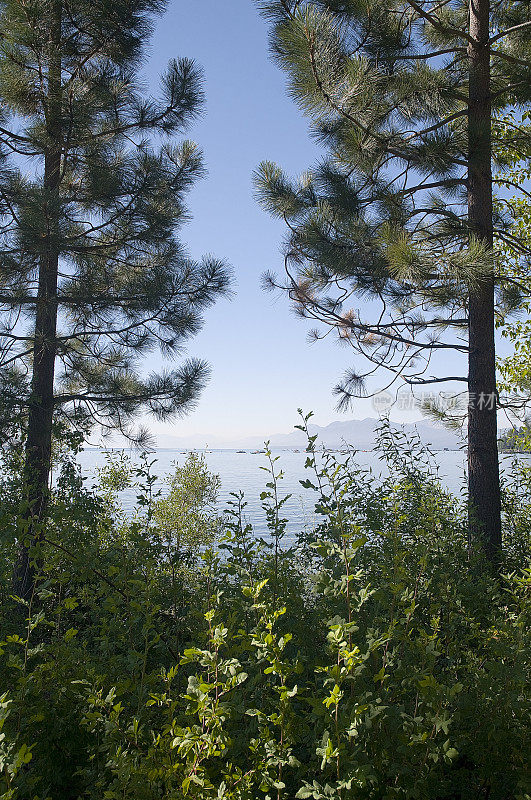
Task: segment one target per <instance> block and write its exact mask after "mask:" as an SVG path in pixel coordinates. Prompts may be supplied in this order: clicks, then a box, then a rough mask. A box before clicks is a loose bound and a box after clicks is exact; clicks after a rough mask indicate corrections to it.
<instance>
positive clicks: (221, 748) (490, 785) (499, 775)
mask: <svg viewBox="0 0 531 800" xmlns="http://www.w3.org/2000/svg"><path fill="white" fill-rule="evenodd" d="M306 422H307V420H305V421H303V425H302V427H303V428H305V427H306ZM316 447H317V443H316V442H315V440H314V439H313V438H312V437H309V445H308V458H307V468H308V483H307V485H308V486H309V487H310V486H313V487H315V496H316V513H317V516H318V520H319V522H318V524H317V525H316V526H315V527H314V528H313V529H312V530H301V531H300V533H299V535H298V536H297V537H296V540H295V541H292V540H291V539H290V540H289V542H288V541H287V540H286V537H285V530H286V519H285V518H284V516H283V508H284V499H283V497H282V488H281V487H282V481H281V475H279V474H278V472H277V468H278V465H277V463H276V461H275V459H274V457H273V456H272V455H271V456H270V461H269V467H270V471H269V476H268V478H267V485H266V487H265V489H264V492H263V494H262V502H263V505H264V509H265V513H266V515H267V520H268V526H269V532H270V536H269V537H268V538H267V540H266V539H260V538H257V537H256V536H255V534H254V533H253V530H252V527H251V526H250V525H248V524H247V523H246V521H245V500H244V498H243V497H242V496H241V495H239V494H235V495H234V496H233V500H232V503H231V505H230V507H229V508H228V509H227V513H226V514H225V515H224V516H223V517H222V518H220V517H219V516H218V515H217V512H216V506H215V501H216V494H217V489H218V483H217V480H216V478H215V477H214V476H212V475H209V473H208V470H207V468H206V465H205V463H204V462H203V461H202V460H201V458H200V457H198V456H193V455H191V456H190V457H189V459H188V461H187V463H186V465H185V466H184V467H181V468H180V469H178V470H177V471H176V473H175V475H174V476H173V477H172V478H171V480H170V485H169V487H168V492H166V493H164V495H163V496H161V495H159V493H158V492H156V491H155V489H154V484H155V480H154V477H153V472H154V470H156V466H154V465H152V464H150V463H149V461H147V460H146V459H144V460H143V461H142V462H141V464H140V466H138V465H136V466H135V465H133V464H131V463H130V462H128V460H127V459H126V458H124V457H121V458H118V459H116V458H115V459H114V460H112V461H109V464H108V465H107V467H106V468H105V469H104V470H103V471H102V474H101V476H100V488H99V490H97V491H89V490H88V489H87V488H85V484H84V482H83V480H82V479H81V477H80V475H79V472H78V470H77V468H76V467H75V461H74V459H73V456H71V455H69V454H68V453H66V454H63V455H62V457H61V459H60V460H61V463H62V471H61V474H60V478H59V480H58V481H57V485H56V487H55V490H54V496H53V505H52V511H51V516H50V520H49V522H48V524H47V526H46V529H45V531H43V536H42V541H41V544H40V546H39V551H38V552H35V553H34V557H35V559H36V562H37V563H38V564H40V565H41V578H40V580H39V583H38V588H37V591H36V593H35V595H34V596H33V598H32V600H31V602H30V603H27V604H26V603H23V602H22V601H21V600H17V599H16V598H13V597H11V595H10V575H11V570H12V564H13V559H14V548H15V544H14V543H15V540H16V537H17V535H20V531H17V515H16V509H17V497H18V495H19V487H18V484H17V474H18V473H17V463H16V459H17V454H16V450H14V451H13V454H12V458H11V460H9V459H7V461H8V462H9V463H7V464H6V465H4V478H3V479H2V486H1V487H0V489H1V498H0V504H1V505H0V515H1V518H0V525H1V530H2V539H1V551H0V557H1V562H0V569H1V574H2V589H1V592H2V597H1V602H2V611H1V633H0V645H1V646H0V677H1V684H0V686H1V687H3V688H2V689H1V690H0V798H2V800H7V799H8V798H9V799H10V800H11V799H13V800H32V799H34V798H35V799H38V800H45V798H51V800H59V799H60V800H63V799H65V800H66V799H67V798H68V799H69V800H70V798H71V799H72V800H74V798H76V799H77V798H90V800H104V799H105V798H108V799H109V800H111V798H116V799H118V798H124V800H125V798H131V800H133V798H134V800H155V798H168V800H169V799H170V798H172V800H173V799H174V798H175V799H177V798H198V800H203V799H205V800H206V798H225V799H226V800H228V799H229V798H230V799H231V800H236V799H238V800H257V799H258V798H264V799H265V798H271V800H280V799H281V798H282V799H283V800H291V798H314V799H315V800H324V799H325V798H343V799H344V800H347V798H360V799H361V798H363V799H365V798H374V800H376V799H378V800H380V798H381V799H382V800H383V799H384V798H426V800H428V798H429V799H430V800H434V799H435V798H445V799H447V800H450V798H452V799H454V798H456V799H457V798H463V799H464V798H466V800H469V799H470V800H472V798H489V800H508V798H518V799H519V800H524V798H529V797H530V796H531V786H530V783H529V774H528V773H527V772H526V759H527V756H528V737H529V726H528V719H529V703H528V700H529V691H528V688H529V683H528V679H529V672H528V670H529V660H528V659H529V656H528V653H529V647H528V646H529V612H530V598H529V588H530V572H529V571H528V570H526V566H527V564H528V561H527V559H528V552H529V550H528V543H529V530H530V528H531V514H530V510H531V487H530V480H529V476H528V475H527V474H526V472H525V471H520V472H519V473H518V475H516V474H515V475H513V477H512V479H511V481H510V482H509V483H508V485H507V486H506V487H505V493H504V497H505V512H504V553H505V555H504V558H505V562H504V565H503V576H502V577H501V578H498V577H491V576H490V575H489V572H488V570H487V569H485V565H484V564H482V563H481V560H480V557H479V556H478V555H477V554H476V553H473V552H472V553H471V552H470V551H469V548H468V545H467V539H466V524H465V508H464V504H463V503H462V501H461V500H460V499H458V498H456V497H454V496H452V495H450V494H449V493H447V492H446V491H445V490H444V489H443V488H442V487H441V484H440V482H439V481H438V479H437V475H436V472H435V471H434V469H433V468H432V467H431V465H430V460H429V456H428V455H427V454H426V453H425V451H424V450H423V448H422V447H421V446H420V444H419V443H417V442H411V441H409V442H408V441H405V440H403V439H401V438H400V437H399V436H397V435H396V434H393V433H392V431H391V430H390V428H389V426H388V425H386V424H383V425H382V428H381V430H380V442H379V448H380V453H381V456H382V458H384V459H387V461H388V463H389V467H390V470H389V474H390V475H391V476H392V477H389V478H385V477H384V478H381V477H376V476H375V475H373V474H371V473H370V472H368V471H367V470H364V469H362V468H360V467H359V466H358V465H357V464H356V459H355V457H354V456H352V457H351V458H347V459H345V457H344V456H342V457H341V458H340V459H338V458H337V457H336V456H334V455H333V454H318V453H317V452H316ZM126 486H129V487H131V486H135V487H136V489H137V493H138V501H137V507H136V512H135V515H134V517H133V518H131V517H128V516H127V515H126V514H125V513H124V512H123V511H122V510H120V506H119V501H118V497H119V491H120V490H121V489H123V488H124V487H126Z"/></svg>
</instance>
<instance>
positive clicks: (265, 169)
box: [257, 0, 531, 564]
mask: <svg viewBox="0 0 531 800" xmlns="http://www.w3.org/2000/svg"><path fill="white" fill-rule="evenodd" d="M261 6H262V8H263V10H264V12H265V14H266V15H267V16H268V17H269V19H270V20H271V22H272V49H273V53H274V55H275V57H276V59H277V60H278V62H279V63H280V64H281V66H282V67H283V68H284V69H285V70H286V72H287V74H288V78H289V85H290V89H291V93H292V95H293V97H294V98H295V99H296V101H297V102H298V104H299V105H300V107H301V108H302V109H303V110H304V112H305V113H306V114H307V115H308V116H309V117H310V119H311V122H312V129H313V132H314V133H315V135H316V136H317V138H318V139H319V141H321V142H322V143H323V144H324V145H325V146H326V148H327V153H328V155H327V157H326V158H325V160H324V161H323V163H321V164H320V165H318V166H317V167H316V168H315V169H314V170H312V171H311V172H309V173H308V174H306V175H304V177H303V178H302V180H301V181H300V182H299V183H293V182H291V181H290V180H289V179H288V178H287V177H286V176H285V175H284V174H283V173H282V171H281V170H280V169H279V168H278V167H277V166H275V165H274V164H271V163H269V162H267V163H264V164H262V165H261V167H260V168H259V170H258V173H257V187H258V192H259V197H260V199H261V201H262V203H263V204H264V206H265V207H266V208H267V209H268V210H269V211H270V212H271V213H273V214H274V215H277V216H279V217H281V218H283V219H284V220H285V221H286V223H287V225H288V226H289V237H288V241H287V244H286V259H285V264H286V271H287V276H288V279H287V281H286V282H284V283H283V284H282V286H283V288H284V289H285V290H286V291H287V292H288V293H289V295H290V297H291V298H292V300H293V301H294V302H295V305H296V307H297V308H298V310H299V311H300V313H301V314H302V315H303V316H306V317H309V318H314V319H316V320H318V321H319V322H321V323H325V324H326V325H328V326H332V327H333V328H335V329H336V331H337V332H338V334H339V336H340V338H341V340H342V341H344V342H346V343H348V344H350V345H352V347H353V348H354V349H355V350H356V351H357V352H358V353H359V354H361V355H362V356H363V357H364V358H365V359H366V362H367V363H368V368H367V369H364V370H360V369H359V368H357V369H355V370H353V371H352V372H351V373H350V374H347V376H346V378H345V380H344V381H343V383H342V384H341V385H340V386H338V387H337V391H338V393H339V394H340V396H341V398H342V400H343V401H344V402H348V401H349V400H350V399H351V398H352V397H353V396H359V395H360V394H362V393H363V391H364V387H365V385H366V383H365V379H366V377H367V375H369V374H372V373H374V372H376V371H378V372H379V373H381V372H382V370H387V373H388V375H389V385H391V384H393V383H394V382H396V381H398V382H405V383H406V384H408V385H410V386H425V385H428V384H437V383H440V382H441V381H444V380H453V381H461V382H462V383H464V384H466V385H467V388H468V473H469V508H470V522H469V528H470V536H471V545H474V546H476V547H477V546H478V545H479V547H480V548H482V549H483V551H484V552H485V554H486V555H487V557H488V559H490V561H491V562H493V563H494V564H496V563H498V561H499V558H500V555H501V546H502V542H501V521H500V516H501V510H500V509H501V505H500V480H499V464H498V452H497V408H496V406H497V390H496V353H495V317H496V314H499V315H500V316H501V315H503V314H505V313H506V312H507V311H508V310H509V309H510V308H511V307H514V306H517V305H518V304H519V303H520V301H521V286H518V285H516V284H515V283H514V282H512V281H511V280H510V278H509V277H508V276H504V274H503V269H500V265H499V263H498V261H497V256H496V249H495V247H494V245H495V244H496V243H497V242H511V243H512V245H513V246H514V247H515V248H517V249H518V250H519V252H520V254H521V256H522V258H524V259H527V260H529V250H528V248H527V247H526V245H525V243H523V242H520V241H518V237H517V236H516V235H515V234H514V233H513V232H512V231H511V226H510V222H511V221H510V219H509V218H508V216H507V215H506V214H504V209H503V205H502V204H501V203H499V202H498V203H497V202H494V200H493V177H492V174H493V173H492V165H493V161H495V159H499V160H498V162H497V166H498V168H499V169H502V170H503V152H502V150H501V149H500V152H498V149H497V146H496V145H497V137H496V126H495V125H494V124H493V122H495V120H496V119H497V118H498V117H499V116H500V115H501V114H503V113H504V112H505V111H506V110H507V109H509V108H510V109H513V111H515V113H516V117H515V119H517V120H518V118H519V117H518V115H519V113H520V111H521V109H522V108H525V107H528V104H529V101H530V100H531V44H530V43H531V36H530V34H531V22H530V21H529V20H530V14H529V3H528V2H518V0H517V1H516V2H513V0H499V1H497V2H492V5H491V0H471V2H470V4H469V3H468V2H463V0H443V2H440V0H388V2H386V3H383V4H382V3H380V2H379V1H378V0H364V2H363V3H362V2H359V0H308V1H307V0H279V1H278V2H268V3H261ZM525 136H526V132H525V130H520V126H519V125H518V123H517V122H516V123H515V124H514V127H513V135H512V136H511V137H510V147H511V149H512V150H513V152H515V151H518V149H519V148H522V151H525V146H526V141H525ZM507 144H508V142H507V140H506V141H505V146H507ZM270 283H272V285H278V284H277V281H276V279H275V278H274V276H271V277H270ZM527 291H529V290H528V289H527ZM360 297H361V298H363V299H364V301H365V310H364V312H363V313H362V312H360V311H357V310H355V309H354V308H351V307H350V305H351V303H352V302H353V298H360ZM325 330H326V328H325ZM314 335H315V336H320V335H321V334H320V333H319V331H317V332H315V334H314ZM445 352H455V353H457V354H461V355H462V356H463V357H464V358H466V360H467V362H468V372H467V373H466V371H465V370H463V373H464V374H463V373H458V374H457V375H452V376H449V375H447V374H444V375H441V374H440V373H439V371H438V365H437V358H436V356H437V355H438V354H441V353H445ZM430 364H432V365H434V366H430Z"/></svg>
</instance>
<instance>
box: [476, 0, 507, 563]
mask: <svg viewBox="0 0 531 800" xmlns="http://www.w3.org/2000/svg"><path fill="white" fill-rule="evenodd" d="M489 21H490V7H489V0H471V2H470V35H471V37H472V39H473V40H474V44H470V45H469V48H468V57H469V64H470V85H469V117H468V130H469V134H468V136H469V139H468V149H469V152H468V164H469V166H468V219H469V223H470V225H471V227H472V229H473V230H474V231H475V235H476V236H477V238H478V239H479V240H481V241H483V242H484V243H485V244H486V245H487V246H488V247H489V248H492V245H493V221H492V166H491V161H492V140H491V100H490V53H489V46H488V41H489ZM494 303H495V295H494V274H493V273H490V274H487V275H486V276H485V277H484V278H483V280H482V281H481V282H480V284H479V285H478V287H477V288H474V289H473V291H472V292H471V293H470V297H469V344H470V356H469V384H468V389H469V411H468V476H469V478H468V480H469V536H470V545H471V547H474V546H475V545H476V544H479V546H480V547H481V548H482V549H483V551H484V553H485V555H486V556H487V558H488V559H489V561H490V562H491V563H493V564H494V565H496V564H497V563H498V562H499V559H500V556H501V545H502V542H501V501H500V471H499V460H498V430H497V408H496V403H497V394H496V345H495V325H494Z"/></svg>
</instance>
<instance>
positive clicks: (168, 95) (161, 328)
mask: <svg viewBox="0 0 531 800" xmlns="http://www.w3.org/2000/svg"><path fill="white" fill-rule="evenodd" d="M165 7H166V2H165V0H127V2H115V1H114V0H76V3H75V9H73V8H72V4H71V3H68V2H65V0H29V1H28V2H25V3H24V4H23V5H21V4H20V3H19V2H17V0H2V2H0V29H1V31H2V47H1V49H0V99H1V101H2V111H1V114H0V219H1V234H0V238H1V255H0V310H1V312H2V321H1V323H0V343H1V347H2V350H1V353H2V355H1V358H0V364H1V366H2V378H1V379H0V380H1V383H0V388H1V390H2V391H1V400H0V421H3V420H4V419H6V420H8V421H9V420H10V417H11V420H12V419H13V418H17V417H18V418H19V419H20V420H22V421H23V420H24V418H25V413H27V406H28V401H29V395H30V384H31V381H29V380H27V376H28V375H31V373H32V371H33V367H34V361H33V360H32V353H33V350H34V348H35V347H39V346H40V345H41V344H42V343H41V338H43V339H45V344H46V347H47V348H48V349H49V350H50V352H52V353H53V354H54V359H55V373H56V374H55V379H56V380H55V387H54V392H55V403H54V406H55V417H56V419H60V418H63V420H64V419H66V420H68V421H69V423H70V424H72V422H77V423H78V424H79V427H81V428H83V423H85V422H86V419H87V417H89V418H90V419H92V420H96V421H98V422H100V423H103V424H104V425H105V426H109V425H110V426H113V427H118V428H119V429H120V430H121V431H122V432H123V431H124V430H127V425H128V420H129V419H130V418H131V417H132V416H134V415H136V414H137V413H138V412H140V411H141V410H142V411H143V412H146V411H147V412H148V413H152V414H154V415H156V416H166V415H171V414H176V413H180V412H182V411H183V410H184V409H185V408H186V407H187V406H189V405H190V404H193V402H194V401H195V399H196V398H197V395H198V392H199V391H200V390H201V388H202V386H203V385H204V382H205V380H206V378H207V377H208V374H209V370H208V367H207V365H206V364H205V363H204V362H203V361H201V360H199V359H190V360H187V361H185V362H183V363H182V364H181V365H175V366H173V368H172V369H168V370H166V371H163V372H160V373H157V374H155V373H153V374H146V373H145V370H144V369H143V368H142V366H141V362H142V359H143V358H144V357H145V356H146V355H147V354H149V353H151V352H153V350H155V349H159V350H160V351H161V353H162V355H163V356H165V357H169V358H170V360H171V359H174V358H175V357H177V356H178V355H179V354H180V353H181V352H182V350H183V347H184V345H185V343H186V341H187V340H188V339H189V338H190V337H191V336H193V335H195V334H196V333H197V331H198V330H199V328H200V326H201V323H202V314H203V312H204V311H205V309H206V308H207V307H209V306H210V305H211V304H212V303H213V302H214V301H215V300H216V299H217V298H218V297H219V296H220V295H222V294H224V293H226V291H227V288H228V283H229V271H228V269H227V266H226V265H225V264H224V263H223V262H221V261H220V260H218V259H216V258H214V257H205V258H204V259H202V260H199V261H195V260H193V259H191V258H190V257H189V256H188V254H187V253H186V251H185V248H184V247H183V244H182V242H181V240H180V238H179V231H180V228H181V227H182V225H183V224H184V222H185V221H186V220H187V218H188V212H187V209H186V205H185V201H186V195H187V193H188V191H189V190H190V188H191V187H192V186H193V184H194V183H195V181H196V180H198V179H199V178H201V177H202V176H203V175H204V165H203V157H202V153H201V151H200V149H199V148H198V146H197V145H196V144H195V143H193V142H191V141H189V140H187V139H185V140H183V141H178V140H176V137H177V136H180V135H182V134H183V133H184V132H185V130H186V129H187V128H188V127H189V126H190V124H191V123H192V122H193V121H194V120H195V119H196V117H197V115H198V114H199V113H200V111H201V109H202V106H203V100H204V98H203V89H202V74H201V70H200V69H199V68H198V66H197V65H196V64H195V63H194V62H193V61H191V60H190V59H187V58H179V59H174V60H172V61H171V62H170V63H169V64H168V66H167V69H166V70H165V71H164V74H163V75H162V76H161V81H160V87H159V91H158V96H157V97H151V96H149V95H146V94H145V91H144V87H143V86H142V82H141V81H140V80H139V77H138V75H139V69H140V67H141V65H142V63H143V62H144V60H145V56H146V45H147V42H148V40H149V36H150V34H151V32H152V29H153V26H154V24H155V21H156V19H157V16H158V15H159V14H160V13H161V12H163V11H164V9H165ZM54 158H55V159H56V160H57V167H56V168H54V169H51V167H50V164H51V163H52V161H53V159H54ZM52 184H53V186H52ZM52 273H53V275H52ZM45 274H46V275H47V280H48V283H50V280H51V278H53V280H52V282H51V285H50V286H48V288H47V292H48V294H49V295H50V297H51V298H52V300H53V303H52V306H53V314H51V315H50V319H49V320H48V327H47V329H46V330H45V331H43V330H41V331H40V332H39V330H36V327H35V326H36V325H37V326H38V325H39V324H40V325H42V324H43V323H42V320H41V321H40V322H39V321H36V320H37V307H38V306H39V304H40V305H42V303H43V302H46V303H48V302H49V300H50V298H48V297H47V296H46V297H41V294H42V291H43V289H42V284H43V280H44V278H43V276H44V275H45ZM39 275H40V276H41V283H40V284H39V280H38V278H39ZM36 276H37V280H36ZM39 285H40V287H41V288H40V289H39V288H38V287H39ZM39 292H40V293H41V294H39ZM37 301H38V302H37ZM28 325H29V331H28ZM52 372H53V370H52ZM51 381H52V384H53V374H52V376H51ZM39 402H41V403H42V402H44V400H43V398H42V397H40V398H39ZM2 427H3V426H2Z"/></svg>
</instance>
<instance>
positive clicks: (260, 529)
mask: <svg viewBox="0 0 531 800" xmlns="http://www.w3.org/2000/svg"><path fill="white" fill-rule="evenodd" d="M200 452H203V453H204V454H205V458H206V462H207V464H208V467H209V469H210V471H211V472H213V473H215V474H216V475H219V477H220V480H221V490H220V496H219V506H220V510H221V509H223V508H224V507H225V505H226V502H227V500H228V499H230V493H231V492H239V491H243V492H244V493H245V497H246V501H247V508H246V515H247V520H248V521H249V522H251V523H252V524H253V526H254V529H255V532H256V534H257V535H264V534H266V533H267V528H266V524H265V513H264V511H263V509H262V504H261V501H260V492H261V491H263V489H264V486H265V483H266V481H267V480H268V476H267V474H266V473H265V472H264V471H263V470H261V469H260V467H263V466H266V463H267V462H266V457H265V455H264V454H263V453H252V452H249V451H246V452H238V451H236V450H208V451H200ZM273 454H274V455H275V456H279V460H278V461H277V462H276V468H277V471H278V470H279V469H282V471H283V472H284V478H283V479H282V480H281V481H280V487H279V490H280V494H281V496H282V495H287V494H291V495H292V497H291V499H290V500H289V501H288V503H287V504H286V505H285V506H284V512H285V514H284V516H286V517H288V518H289V524H288V530H287V534H288V537H289V534H290V533H293V532H294V531H296V530H297V529H299V530H300V528H301V526H307V525H311V524H312V522H313V520H314V516H313V507H314V503H315V501H316V499H317V498H316V494H315V492H313V491H311V490H308V489H304V488H303V487H302V486H301V485H300V481H301V480H303V479H304V478H310V479H311V477H312V476H311V474H310V473H309V471H308V470H305V469H304V463H305V460H306V453H305V452H294V451H293V450H285V449H278V450H274V451H273ZM338 455H339V454H338ZM186 456H187V453H186V452H185V451H181V450H157V451H156V452H155V453H153V454H152V456H151V457H150V460H156V464H155V465H154V466H153V468H152V469H153V472H154V473H155V474H156V475H157V483H156V487H164V476H165V475H168V474H170V473H171V472H172V467H173V466H174V465H175V464H183V462H184V461H185V459H186ZM131 458H132V460H135V459H136V456H135V455H134V454H131ZM339 458H341V455H339ZM434 458H435V461H436V464H437V466H438V468H439V475H440V478H441V481H442V483H443V485H444V486H446V487H447V488H448V489H450V490H451V491H452V492H455V493H460V492H461V491H462V490H463V486H464V474H465V454H464V453H463V452H462V451H453V450H452V451H444V452H437V453H435V456H434ZM355 459H356V462H357V463H358V464H360V466H365V467H367V468H370V469H372V470H373V472H374V473H375V474H383V473H384V472H385V468H384V467H383V465H382V463H381V461H380V460H379V457H378V453H375V452H372V451H369V452H358V453H356V456H355ZM511 460H512V457H510V456H503V457H502V462H505V465H506V466H507V465H508V463H509V462H510V461H511ZM79 463H80V465H81V468H82V471H83V473H84V475H85V476H86V477H87V483H88V485H89V486H90V485H93V484H94V483H95V481H96V476H97V470H98V467H101V466H103V465H104V464H105V463H106V456H105V451H104V450H92V449H91V450H85V451H83V452H82V453H81V454H80V456H79ZM135 497H136V492H135V491H134V490H133V491H127V492H124V493H123V494H122V496H121V502H122V504H123V506H124V508H125V509H126V510H128V511H130V510H131V509H132V508H133V505H134V502H135Z"/></svg>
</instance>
